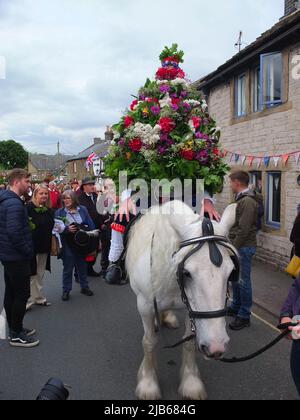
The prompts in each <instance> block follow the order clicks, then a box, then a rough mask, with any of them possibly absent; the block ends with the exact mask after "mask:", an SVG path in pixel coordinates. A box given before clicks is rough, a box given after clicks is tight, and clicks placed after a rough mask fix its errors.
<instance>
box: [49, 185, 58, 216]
mask: <svg viewBox="0 0 300 420" xmlns="http://www.w3.org/2000/svg"><path fill="white" fill-rule="evenodd" d="M49 194H50V200H51V204H52V208H53V209H54V210H58V209H60V208H61V199H60V193H59V192H58V191H57V188H56V184H55V182H50V184H49Z"/></svg>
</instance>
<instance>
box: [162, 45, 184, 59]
mask: <svg viewBox="0 0 300 420" xmlns="http://www.w3.org/2000/svg"><path fill="white" fill-rule="evenodd" d="M168 57H176V58H177V59H178V60H179V63H183V62H184V60H183V57H184V51H178V44H173V45H172V47H171V48H169V47H167V46H166V47H165V48H164V50H163V52H162V53H161V54H160V56H159V58H160V61H163V60H165V59H166V58H168Z"/></svg>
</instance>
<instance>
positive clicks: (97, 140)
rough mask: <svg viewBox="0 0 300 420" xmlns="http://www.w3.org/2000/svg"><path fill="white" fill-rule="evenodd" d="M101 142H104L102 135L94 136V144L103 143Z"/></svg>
mask: <svg viewBox="0 0 300 420" xmlns="http://www.w3.org/2000/svg"><path fill="white" fill-rule="evenodd" d="M101 143H103V140H102V139H101V138H100V137H95V138H94V144H95V145H96V144H101Z"/></svg>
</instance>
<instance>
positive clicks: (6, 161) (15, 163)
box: [0, 140, 28, 170]
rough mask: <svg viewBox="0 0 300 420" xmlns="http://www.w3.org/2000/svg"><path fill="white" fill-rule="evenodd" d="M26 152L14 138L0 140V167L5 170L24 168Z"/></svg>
mask: <svg viewBox="0 0 300 420" xmlns="http://www.w3.org/2000/svg"><path fill="white" fill-rule="evenodd" d="M27 164H28V153H27V152H26V150H25V149H24V148H23V146H22V145H21V144H19V143H16V142H15V141H14V140H6V141H0V167H2V168H3V169H5V170H10V169H15V168H21V169H23V168H26V167H27Z"/></svg>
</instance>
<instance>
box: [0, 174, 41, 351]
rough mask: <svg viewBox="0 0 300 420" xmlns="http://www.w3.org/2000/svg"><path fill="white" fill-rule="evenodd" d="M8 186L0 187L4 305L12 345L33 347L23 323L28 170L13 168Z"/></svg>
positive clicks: (28, 249)
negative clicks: (22, 198)
mask: <svg viewBox="0 0 300 420" xmlns="http://www.w3.org/2000/svg"><path fill="white" fill-rule="evenodd" d="M8 183H9V190H7V191H0V261H1V262H2V264H3V266H4V279H5V297H4V308H5V312H6V317H7V322H8V326H9V340H10V345H11V346H13V347H36V346H37V345H38V344H39V341H38V340H35V339H33V338H32V337H31V336H32V335H34V333H35V331H34V330H28V329H25V328H24V327H23V319H24V315H25V312H26V303H27V300H28V299H29V297H30V276H31V268H30V262H31V259H32V258H33V255H34V251H33V243H32V237H31V232H30V227H29V218H28V214H27V210H26V208H25V205H24V203H23V201H22V200H21V198H20V197H21V196H23V195H24V194H25V193H26V192H27V191H28V189H29V187H30V179H29V174H28V173H27V172H26V171H25V170H23V169H14V170H13V171H12V172H11V173H10V174H9V176H8Z"/></svg>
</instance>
